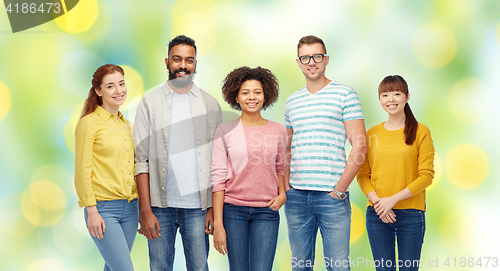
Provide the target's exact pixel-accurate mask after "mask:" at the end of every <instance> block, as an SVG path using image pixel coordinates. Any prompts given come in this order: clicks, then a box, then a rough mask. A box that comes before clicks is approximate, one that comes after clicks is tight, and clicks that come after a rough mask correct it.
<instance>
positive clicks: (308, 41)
mask: <svg viewBox="0 0 500 271" xmlns="http://www.w3.org/2000/svg"><path fill="white" fill-rule="evenodd" d="M314 43H319V44H321V46H323V51H325V54H326V46H325V43H324V42H323V40H322V39H320V38H318V37H316V36H313V35H309V36H305V37H302V38H300V40H299V43H298V44H297V54H298V53H299V49H300V47H302V45H304V44H307V45H311V44H314Z"/></svg>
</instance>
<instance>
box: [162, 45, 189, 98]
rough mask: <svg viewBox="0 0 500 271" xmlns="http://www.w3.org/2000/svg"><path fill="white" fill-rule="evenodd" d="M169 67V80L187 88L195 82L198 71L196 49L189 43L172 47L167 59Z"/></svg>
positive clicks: (175, 84)
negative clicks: (194, 77) (195, 74)
mask: <svg viewBox="0 0 500 271" xmlns="http://www.w3.org/2000/svg"><path fill="white" fill-rule="evenodd" d="M165 64H166V65H167V69H168V73H169V74H168V80H170V81H171V83H172V84H173V85H174V86H175V87H178V88H185V87H188V86H190V85H191V83H192V82H193V76H194V73H195V71H196V50H195V49H194V47H193V46H190V45H187V44H178V45H175V46H174V47H172V49H171V50H170V52H169V55H168V58H166V59H165Z"/></svg>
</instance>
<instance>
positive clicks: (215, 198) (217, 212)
mask: <svg viewBox="0 0 500 271" xmlns="http://www.w3.org/2000/svg"><path fill="white" fill-rule="evenodd" d="M224 195H225V191H224V190H221V191H217V192H214V193H213V194H212V205H213V206H212V209H213V213H214V227H216V228H217V227H220V226H222V225H223V222H222V211H223V209H224Z"/></svg>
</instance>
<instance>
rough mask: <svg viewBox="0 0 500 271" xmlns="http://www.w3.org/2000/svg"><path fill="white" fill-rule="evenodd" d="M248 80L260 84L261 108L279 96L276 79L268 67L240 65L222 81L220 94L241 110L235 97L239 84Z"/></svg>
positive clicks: (267, 105) (264, 107)
mask: <svg viewBox="0 0 500 271" xmlns="http://www.w3.org/2000/svg"><path fill="white" fill-rule="evenodd" d="M248 80H257V81H259V82H260V83H261V84H262V91H263V92H264V99H265V100H266V101H265V102H264V104H262V108H261V110H266V108H268V107H269V106H271V105H273V104H274V103H275V102H276V101H277V100H278V96H279V85H278V79H276V76H274V74H272V72H271V71H270V70H268V69H265V68H261V67H260V66H259V67H257V68H253V69H252V68H249V67H240V68H237V69H235V70H233V71H232V72H230V73H229V74H228V75H227V76H226V78H225V79H224V81H223V82H222V96H224V101H226V102H227V103H228V104H229V105H230V106H231V107H232V108H234V109H236V110H241V106H240V105H239V104H238V103H237V102H236V97H238V94H239V92H240V88H241V85H242V84H243V83H244V82H246V81H248Z"/></svg>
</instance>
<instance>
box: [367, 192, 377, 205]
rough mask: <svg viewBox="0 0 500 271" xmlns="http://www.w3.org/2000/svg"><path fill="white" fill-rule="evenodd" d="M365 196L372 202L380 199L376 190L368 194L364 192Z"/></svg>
mask: <svg viewBox="0 0 500 271" xmlns="http://www.w3.org/2000/svg"><path fill="white" fill-rule="evenodd" d="M366 197H367V198H368V200H369V201H371V202H372V203H373V204H375V203H377V202H378V201H379V200H380V197H379V196H378V194H377V192H375V190H373V191H370V192H368V194H366Z"/></svg>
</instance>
